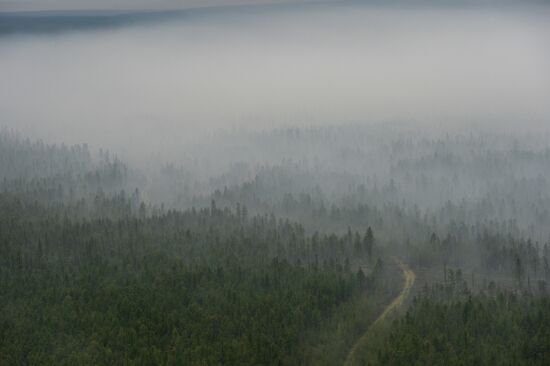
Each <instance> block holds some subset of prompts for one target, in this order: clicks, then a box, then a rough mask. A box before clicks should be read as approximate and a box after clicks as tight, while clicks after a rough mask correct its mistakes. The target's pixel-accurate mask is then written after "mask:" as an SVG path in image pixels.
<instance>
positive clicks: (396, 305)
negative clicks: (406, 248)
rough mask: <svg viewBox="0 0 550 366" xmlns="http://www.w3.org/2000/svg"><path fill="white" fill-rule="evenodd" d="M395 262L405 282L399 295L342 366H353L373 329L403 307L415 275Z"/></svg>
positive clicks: (355, 345) (403, 264)
mask: <svg viewBox="0 0 550 366" xmlns="http://www.w3.org/2000/svg"><path fill="white" fill-rule="evenodd" d="M395 261H396V262H397V264H398V265H399V267H400V268H401V271H403V277H404V280H405V283H404V285H403V289H402V290H401V292H400V293H399V295H398V296H397V297H396V298H395V299H393V301H392V302H391V303H390V304H389V305H388V306H386V308H385V309H384V311H383V312H382V314H381V315H380V316H379V317H378V318H376V320H375V321H374V323H372V325H371V326H370V327H369V329H367V331H366V332H365V334H363V335H362V336H361V338H359V339H358V340H357V342H355V344H354V345H353V347H352V348H351V351H350V352H349V353H348V356H347V357H346V361H345V362H344V366H353V365H356V364H357V357H358V352H359V350H361V349H363V348H364V347H367V346H368V343H369V339H370V338H371V335H372V333H373V331H374V329H376V326H377V325H378V324H380V323H382V322H383V321H384V320H385V319H386V318H387V317H388V315H390V314H391V313H392V312H393V311H395V310H397V309H398V308H399V307H401V305H403V303H404V302H405V300H406V299H407V297H408V296H409V294H410V292H411V288H412V286H413V285H414V281H415V280H416V275H415V273H414V272H413V271H412V270H411V269H410V268H409V266H407V265H406V264H405V263H403V262H402V261H401V260H399V259H397V258H396V259H395Z"/></svg>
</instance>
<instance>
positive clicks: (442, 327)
mask: <svg viewBox="0 0 550 366" xmlns="http://www.w3.org/2000/svg"><path fill="white" fill-rule="evenodd" d="M358 132H361V133H363V134H365V135H367V134H368V133H376V131H374V132H372V131H367V130H363V129H359V130H357V128H356V127H353V130H352V133H353V134H354V135H357V133H358ZM348 133H350V132H349V131H346V129H344V128H342V129H341V130H336V131H330V132H328V131H326V130H322V129H320V130H294V129H293V130H287V131H277V130H275V131H273V132H271V133H267V134H261V135H257V134H252V135H243V136H240V137H239V138H241V139H248V141H247V143H248V144H250V145H253V144H259V143H261V144H266V143H273V144H284V145H286V146H287V147H288V148H291V149H295V150H296V153H295V154H296V155H295V156H299V154H300V149H303V151H307V152H308V153H310V154H315V153H318V154H321V153H322V152H323V151H322V150H319V151H317V152H315V150H314V147H315V146H321V145H323V143H324V141H325V139H327V138H328V136H329V135H330V136H332V137H331V138H334V139H335V143H334V144H333V145H334V146H335V147H334V148H335V149H337V150H336V151H339V152H340V153H337V152H335V153H334V154H333V158H332V159H331V160H334V161H331V160H328V159H324V160H323V162H322V163H321V162H319V163H313V164H311V163H309V162H308V160H307V159H312V160H314V161H315V160H317V159H318V157H313V158H311V157H304V158H303V159H301V160H296V161H287V160H284V159H283V160H282V162H281V163H272V162H269V161H268V162H266V163H264V164H256V163H255V162H254V161H246V160H245V159H243V160H242V162H241V163H239V164H233V163H229V164H228V165H227V166H226V168H224V169H220V171H222V172H223V173H222V174H220V175H218V176H212V177H210V178H206V180H205V181H202V180H201V179H203V178H202V177H201V172H198V171H194V169H197V170H198V169H204V167H205V166H206V167H208V166H209V164H208V163H206V164H204V166H198V165H193V163H189V164H188V165H184V164H185V163H182V164H181V165H180V166H178V167H177V166H176V165H174V164H166V165H162V166H160V167H158V168H152V169H151V168H147V169H143V168H140V167H132V166H131V165H129V164H127V163H125V162H123V161H122V160H121V159H120V158H118V157H117V156H116V155H114V154H113V153H111V152H108V151H105V150H101V149H98V150H96V151H94V149H93V148H91V147H89V146H88V145H74V146H66V145H51V144H47V143H45V142H43V141H40V140H37V141H32V140H30V139H28V138H24V137H21V136H19V135H18V134H14V133H11V132H9V131H4V132H2V134H1V135H0V151H1V154H0V173H1V177H0V178H1V183H0V186H1V193H0V252H1V256H0V279H1V281H0V293H2V297H1V304H0V306H1V307H2V311H1V312H0V313H1V314H2V315H1V322H0V324H1V328H0V329H1V332H0V339H1V340H2V341H1V342H0V345H1V346H0V359H1V363H2V364H6V365H27V364H32V365H74V364H83V365H87V364H89V365H98V364H113V363H114V364H136V365H146V364H148V365H149V364H159V365H161V364H163V365H178V364H182V365H184V364H185V365H218V364H231V365H233V364H235V365H236V364H239V365H241V364H247V365H268V364H269V365H271V364H273V365H275V364H277V365H305V364H311V365H334V364H341V363H344V361H345V360H346V359H347V358H349V357H350V356H349V352H350V350H351V349H352V347H353V346H354V344H355V343H356V342H358V340H359V339H360V338H361V336H362V335H363V334H365V332H367V333H368V332H370V331H371V330H372V329H371V328H372V323H373V322H374V320H375V319H376V317H377V316H379V315H380V314H381V313H382V311H383V310H384V309H385V307H386V306H388V304H389V303H390V302H391V300H392V298H394V297H396V296H397V295H398V294H399V292H400V291H401V287H402V286H403V274H402V273H401V269H400V267H399V266H398V265H397V264H398V263H397V261H396V258H400V259H401V260H403V261H405V263H407V264H408V266H410V267H411V270H412V271H413V272H414V273H415V274H416V276H417V281H416V283H415V284H414V285H413V287H412V290H411V294H409V295H408V297H407V299H406V301H405V304H403V305H401V306H400V307H399V309H397V310H395V311H393V312H392V313H391V314H390V315H389V317H388V319H387V320H385V321H384V322H383V323H384V325H383V327H380V328H381V329H377V330H376V329H375V331H376V334H377V336H376V338H377V341H375V342H372V341H370V342H367V347H366V348H368V350H367V351H365V349H363V350H362V351H361V352H358V355H356V356H354V358H353V360H354V361H353V362H355V364H372V365H378V364H380V365H411V364H418V365H425V364H434V365H435V364H453V365H454V364H456V365H470V364H483V365H495V364H514V365H515V364H525V365H543V364H546V363H547V361H548V360H549V357H550V354H549V353H548V349H550V347H549V346H550V343H549V342H550V338H549V335H550V333H549V329H550V327H549V321H550V318H549V313H548V297H547V296H548V295H547V282H548V280H549V279H550V265H549V263H548V261H549V256H550V244H549V243H548V242H547V241H546V242H544V241H538V240H536V238H538V237H545V236H547V231H546V230H547V228H548V226H547V225H546V222H547V219H548V213H547V209H548V208H547V207H548V206H546V205H545V202H548V201H547V199H548V193H549V192H548V190H549V186H548V184H546V179H547V178H546V174H548V172H549V170H548V169H545V168H547V167H548V166H549V164H550V154H549V153H548V148H544V149H543V150H540V147H539V146H537V145H536V144H535V143H534V142H535V141H536V140H525V141H522V144H525V145H520V142H519V141H518V140H517V139H511V140H509V142H508V143H504V142H503V143H502V144H501V146H499V147H498V149H497V148H495V149H494V150H485V151H483V150H484V146H485V147H486V146H488V145H489V143H488V142H487V140H488V139H491V137H490V136H479V137H469V138H465V137H461V136H457V137H454V138H451V137H446V138H445V139H438V140H431V141H430V140H426V139H420V140H415V139H413V138H412V137H411V138H410V139H409V140H407V142H405V141H403V140H402V139H398V140H395V141H394V142H392V143H391V144H386V142H383V143H381V144H380V145H379V146H371V148H373V149H374V150H375V151H376V150H377V149H380V150H381V151H380V154H381V155H382V154H383V152H382V151H386V150H389V151H391V153H390V156H389V158H388V159H389V160H390V161H389V162H388V164H389V165H390V168H389V169H388V170H387V172H386V174H387V176H384V175H382V173H381V172H382V170H383V168H382V167H378V168H377V167H376V166H373V168H372V169H368V170H366V171H360V170H357V163H358V161H362V160H363V158H364V157H365V156H367V153H365V152H363V151H362V149H360V148H359V147H358V148H356V149H354V150H353V153H351V152H349V151H348V150H345V149H342V148H340V147H339V146H338V144H339V143H340V142H339V141H338V139H336V138H335V137H334V136H338V135H341V136H342V137H341V138H342V139H347V138H349V135H348ZM258 140H259V141H258ZM227 141H228V140H227ZM343 142H344V141H342V143H343ZM218 143H219V141H216V144H218ZM308 144H309V145H311V146H312V148H306V147H304V145H305V146H308ZM207 148H208V147H207ZM528 148H529V149H532V150H528ZM485 149H486V148H485ZM476 151H477V152H476ZM373 153H374V152H373ZM373 153H371V154H373ZM405 156H406V158H405ZM204 159H205V161H206V159H208V157H204ZM269 159H270V160H271V161H273V160H275V159H277V157H276V156H273V157H270V158H269ZM319 161H320V159H319ZM428 161H429V162H430V163H427V162H428ZM218 163H220V162H218ZM379 164H382V163H381V162H379ZM495 164H500V165H506V166H508V167H509V168H510V170H507V171H505V172H503V171H502V170H490V169H491V168H490V167H491V166H494V165H495ZM449 165H455V167H454V168H452V169H455V170H457V171H461V172H463V173H462V174H461V176H460V178H456V177H455V179H454V183H451V184H454V185H456V186H457V190H459V187H460V186H461V185H463V186H471V185H477V186H478V187H479V189H478V193H477V194H476V195H477V197H481V198H478V199H475V198H474V197H473V195H472V194H471V193H470V195H472V196H466V195H465V196H464V197H461V198H460V200H453V199H452V197H447V196H445V197H446V198H447V199H445V200H438V199H437V196H438V195H437V194H435V195H434V196H423V195H422V191H425V190H426V189H427V188H426V186H428V187H429V190H430V191H431V192H432V193H435V192H438V191H444V190H445V189H446V187H447V185H448V182H447V181H446V180H445V171H446V170H448V169H451V168H449ZM409 167H410V168H409ZM413 167H414V168H413ZM215 169H216V170H217V169H218V168H217V167H216V168H215ZM347 169H349V170H347ZM376 169H378V170H376ZM346 170H347V172H346ZM202 174H204V172H203V173H202ZM206 176H208V175H206ZM251 176H253V178H252V179H250V177H251ZM438 176H439V178H437V177H438ZM427 177H430V178H427ZM334 180H337V181H339V182H334ZM362 181H363V182H365V183H360V182H362ZM343 183H345V184H343ZM527 185H528V186H530V187H531V188H530V189H529V195H530V196H531V197H532V198H529V197H523V198H522V199H520V198H519V197H518V198H517V200H516V199H514V196H522V195H524V193H522V192H524V187H525V186H527ZM222 186H223V187H222ZM493 186H494V187H497V186H498V187H499V189H496V188H494V189H493ZM483 189H485V191H483ZM208 190H210V191H211V193H210V194H208V193H206V192H208ZM161 193H162V195H161V196H159V195H160V194H161ZM457 194H458V193H457ZM441 197H444V195H443V193H442V194H441ZM495 207H499V209H498V210H496V209H495ZM518 211H519V212H529V213H530V214H529V215H527V216H523V215H521V216H520V215H518V216H514V212H516V215H517V212H518ZM530 234H531V235H530Z"/></svg>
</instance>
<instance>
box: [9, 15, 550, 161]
mask: <svg viewBox="0 0 550 366" xmlns="http://www.w3.org/2000/svg"><path fill="white" fill-rule="evenodd" d="M548 15H549V12H548V10H547V9H546V8H536V9H506V10H504V9H500V10H499V9H488V8H486V9H457V8H453V9H444V8H437V9H433V8H432V9H426V8H424V9H422V10H419V9H411V8H384V7H374V6H366V5H311V6H300V7H296V8H294V7H292V6H284V7H279V8H278V7H274V8H273V7H267V8H260V9H254V8H252V10H250V9H248V8H242V9H240V10H234V11H228V10H224V11H217V10H215V9H213V10H211V11H206V12H205V11H201V12H199V13H193V12H192V11H190V12H189V13H185V15H184V16H182V17H181V19H178V20H173V19H172V20H170V21H167V22H161V23H157V24H155V25H148V26H147V27H145V26H144V27H140V26H131V27H125V28H119V29H116V30H113V29H110V30H98V31H88V32H79V31H75V32H64V33H60V34H56V35H48V34H44V35H34V36H5V37H1V38H0V80H1V83H0V111H1V114H0V116H1V121H0V123H1V124H2V125H3V126H8V127H9V128H13V129H16V130H18V131H20V132H23V133H25V134H27V135H30V136H31V137H41V138H45V139H46V140H49V141H54V142H55V141H65V142H69V143H72V142H75V143H78V142H84V141H85V142H88V143H92V144H94V145H96V146H103V147H109V148H115V149H116V150H117V151H125V152H129V153H132V154H131V155H133V153H140V154H141V155H143V154H149V153H152V152H158V151H161V152H163V151H164V152H172V153H173V152H175V151H178V148H179V147H180V146H181V145H182V144H184V143H186V142H188V141H190V140H192V141H196V138H197V136H198V135H199V134H202V133H204V132H208V133H209V132H211V131H216V130H219V129H220V128H234V127H245V128H266V127H269V128H271V127H276V126H288V125H307V126H310V125H332V124H340V123H350V122H352V123H374V122H376V123H379V122H384V121H405V122H407V121H408V122H410V121H412V122H413V123H415V124H416V123H423V124H424V123H429V124H431V125H433V124H435V125H440V126H446V127H448V126H450V125H452V126H457V125H459V126H472V125H476V124H482V125H487V126H489V125H491V126H497V127H504V126H507V127H510V126H512V127H515V128H518V127H520V126H521V128H524V126H525V127H527V126H531V127H532V126H540V125H542V126H544V125H545V123H547V122H548V120H549V116H550V104H549V103H548V100H550V67H549V66H550V46H549V45H550V42H549V39H550V37H549V35H550V23H548V22H547V19H548ZM134 156H135V155H134Z"/></svg>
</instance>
